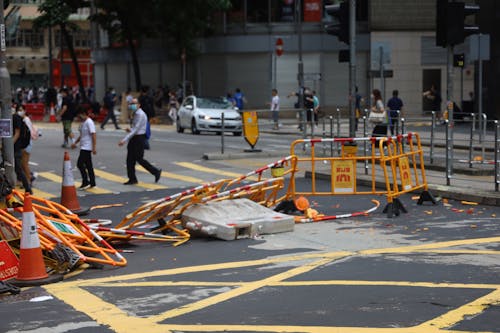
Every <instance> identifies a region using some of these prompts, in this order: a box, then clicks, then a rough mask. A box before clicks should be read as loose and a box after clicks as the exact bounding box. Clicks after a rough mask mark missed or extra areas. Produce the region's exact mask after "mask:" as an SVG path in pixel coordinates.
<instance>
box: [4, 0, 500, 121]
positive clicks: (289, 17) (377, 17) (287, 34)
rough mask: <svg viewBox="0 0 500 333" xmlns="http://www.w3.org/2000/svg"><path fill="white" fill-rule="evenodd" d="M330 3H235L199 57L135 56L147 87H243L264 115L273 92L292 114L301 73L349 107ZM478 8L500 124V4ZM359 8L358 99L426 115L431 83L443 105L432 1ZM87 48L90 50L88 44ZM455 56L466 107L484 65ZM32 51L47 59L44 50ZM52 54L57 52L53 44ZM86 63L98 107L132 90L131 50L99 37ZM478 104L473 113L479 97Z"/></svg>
mask: <svg viewBox="0 0 500 333" xmlns="http://www.w3.org/2000/svg"><path fill="white" fill-rule="evenodd" d="M324 2H325V1H322V0H300V1H299V0H258V1H257V0H233V1H232V3H233V6H232V9H231V10H230V11H229V12H227V13H221V14H219V15H214V17H212V18H211V25H212V28H213V32H214V33H213V34H212V35H211V36H210V37H206V38H202V39H200V40H198V41H197V43H198V49H199V54H198V55H197V56H196V57H194V58H192V59H190V58H188V59H186V62H185V64H183V62H182V61H181V59H179V57H178V56H177V55H175V54H172V53H171V51H170V49H169V47H168V45H161V46H158V44H159V43H158V41H155V40H145V41H143V42H142V43H141V45H140V47H139V49H138V54H139V59H140V65H141V77H142V82H143V83H144V84H147V85H149V86H150V87H152V88H155V87H156V86H166V85H168V86H169V87H176V86H177V85H178V84H179V83H181V82H182V81H183V80H187V81H190V82H192V86H193V88H194V92H195V93H196V94H199V95H215V96H220V95H226V93H228V92H232V91H234V90H235V89H236V88H240V89H241V90H242V91H243V92H244V93H245V95H246V98H247V100H248V107H249V108H254V109H263V108H266V103H267V102H268V101H269V99H270V92H271V89H272V88H277V89H278V91H279V94H280V95H281V97H282V99H281V101H282V107H283V108H293V106H294V104H295V102H296V100H295V99H292V98H290V99H287V98H286V97H285V96H286V95H288V94H289V93H290V92H295V91H297V90H298V73H299V66H300V67H302V68H303V73H304V84H305V85H306V86H309V87H311V88H312V89H314V90H316V92H317V94H318V96H319V99H320V101H321V105H322V107H323V109H324V110H328V111H331V110H335V109H336V108H337V107H338V108H341V109H346V108H347V105H348V101H349V96H348V95H349V64H348V63H346V62H339V54H340V53H341V52H340V51H342V50H347V49H348V45H346V44H344V43H341V42H339V41H338V40H337V38H336V37H335V36H331V35H328V34H326V33H325V32H324V24H325V23H327V22H329V21H331V20H332V18H330V17H328V16H327V15H325V13H324V12H323V5H324ZM329 2H331V1H329ZM469 2H473V0H470V1H469ZM476 2H477V3H478V4H479V5H480V6H481V11H480V15H478V17H477V19H478V20H479V21H480V22H479V25H480V26H481V29H482V32H483V33H489V34H490V37H491V55H490V60H489V61H485V62H484V68H485V70H484V71H483V74H484V75H483V76H484V80H483V87H485V89H483V92H484V94H483V112H484V113H486V114H487V115H488V118H489V119H493V118H500V101H499V98H500V95H499V94H494V91H496V90H498V83H497V80H496V77H498V75H500V59H499V58H500V56H499V53H500V52H499V47H498V45H499V44H500V42H499V36H498V35H499V33H498V32H496V31H495V29H494V18H495V15H499V13H500V6H499V4H498V2H497V1H486V0H484V1H480V0H478V1H476ZM357 5H358V8H357V13H356V16H357V34H356V84H357V86H358V87H359V92H360V93H361V94H362V95H363V96H365V97H366V100H369V95H370V91H371V90H372V89H374V88H378V89H381V90H382V91H383V95H384V98H385V100H388V99H389V98H390V97H391V93H392V90H394V89H397V90H399V95H400V97H401V98H402V99H403V101H404V104H405V109H404V112H405V115H407V116H408V117H420V116H428V115H429V112H428V111H431V110H430V105H428V103H426V100H425V99H424V98H423V97H422V92H423V91H425V90H428V89H429V88H430V86H431V85H435V86H436V87H437V88H438V90H439V91H440V92H441V95H442V96H443V101H445V100H446V96H447V95H448V92H447V91H446V90H447V56H446V50H445V49H444V48H441V47H437V46H436V43H435V26H436V0H370V1H368V0H357ZM26 6H28V5H26ZM83 18H84V16H83V15H82V16H80V19H83ZM299 18H301V19H299ZM84 22H86V21H85V20H82V23H81V25H82V26H83V27H84V29H83V30H84V31H85V30H87V31H88V30H89V29H90V28H89V27H88V25H86V24H88V22H86V23H84ZM21 24H23V20H21ZM483 27H484V30H483ZM87 36H90V33H88V34H87ZM55 39H57V38H55ZM278 39H281V40H282V41H283V47H282V49H283V54H282V55H281V56H278V55H277V54H276V52H275V51H276V41H277V40H278ZM46 40H47V37H46V34H44V41H46ZM54 44H55V45H56V41H54ZM86 49H87V50H90V42H89V44H88V47H86ZM454 51H455V53H464V54H465V55H466V61H465V65H464V67H463V68H454V70H453V75H452V76H451V77H452V82H453V84H452V86H453V91H452V92H451V96H452V98H453V100H454V101H455V102H457V104H459V105H460V102H461V101H462V100H463V101H469V100H470V99H471V98H474V96H475V95H476V91H478V84H477V82H478V64H477V62H469V61H468V60H467V57H468V55H469V53H470V52H471V51H470V48H469V46H468V44H467V42H466V43H464V44H463V45H458V46H456V47H455V50H454ZM10 52H12V55H13V56H14V58H15V59H12V60H13V63H14V64H9V70H11V74H13V73H15V72H16V71H17V69H18V68H19V62H20V59H19V56H20V54H21V53H19V50H14V48H13V49H12V50H11V49H10V48H9V49H8V53H9V54H10ZM23 52H25V51H23ZM30 52H31V54H36V56H37V57H38V56H40V57H42V58H40V59H43V56H45V55H46V54H47V48H46V47H41V48H39V51H38V50H37V49H32V50H31V51H30ZM55 52H56V54H57V52H58V51H57V45H56V46H55ZM29 57H30V54H26V55H25V59H27V58H29ZM37 59H38V58H37ZM9 61H10V60H9ZM42 62H43V61H41V60H40V67H39V71H40V72H43V70H44V68H46V67H48V66H45V67H43V66H42V65H41V63H42ZM45 63H47V60H45ZM88 63H90V64H92V65H95V68H93V74H95V76H93V77H92V78H93V80H91V79H90V80H89V84H91V82H92V81H93V82H94V84H95V88H96V95H97V99H98V100H100V99H102V95H103V94H104V91H105V88H106V87H108V86H113V87H115V88H116V90H117V91H125V90H126V89H127V88H128V87H133V82H134V78H133V71H132V68H131V59H130V56H129V54H128V50H127V49H125V48H114V47H111V46H109V43H108V42H107V41H106V38H105V34H103V33H101V34H100V37H99V39H98V43H97V44H96V45H95V48H94V49H93V50H92V60H91V61H90V60H89V61H88ZM381 66H382V67H381ZM381 68H382V69H383V70H384V71H386V72H387V73H390V74H391V75H390V77H385V78H380V77H379V76H380V75H379V72H380V69H381ZM28 74H29V71H27V72H26V75H28ZM15 75H16V74H14V75H13V77H14V76H15ZM84 76H85V74H84ZM13 82H14V78H13ZM56 85H57V84H56ZM496 95H498V96H496ZM474 99H475V103H476V105H477V98H474ZM469 104H470V103H469ZM367 107H369V105H367ZM442 108H444V102H443V106H442Z"/></svg>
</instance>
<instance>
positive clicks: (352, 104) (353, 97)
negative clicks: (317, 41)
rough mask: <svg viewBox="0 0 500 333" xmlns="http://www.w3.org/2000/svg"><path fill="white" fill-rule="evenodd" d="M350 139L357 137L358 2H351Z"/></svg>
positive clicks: (354, 0) (353, 0)
mask: <svg viewBox="0 0 500 333" xmlns="http://www.w3.org/2000/svg"><path fill="white" fill-rule="evenodd" d="M349 96H350V99H349V137H351V138H354V137H355V136H356V111H355V110H356V0H350V1H349Z"/></svg>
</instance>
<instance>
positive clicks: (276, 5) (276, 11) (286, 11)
mask: <svg viewBox="0 0 500 333" xmlns="http://www.w3.org/2000/svg"><path fill="white" fill-rule="evenodd" d="M294 21H295V0H271V22H294Z"/></svg>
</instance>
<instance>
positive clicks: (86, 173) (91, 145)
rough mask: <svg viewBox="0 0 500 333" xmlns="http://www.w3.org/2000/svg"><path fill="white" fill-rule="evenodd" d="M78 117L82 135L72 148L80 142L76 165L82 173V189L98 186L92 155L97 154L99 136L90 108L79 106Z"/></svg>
mask: <svg viewBox="0 0 500 333" xmlns="http://www.w3.org/2000/svg"><path fill="white" fill-rule="evenodd" d="M77 117H78V118H80V120H81V122H82V124H81V125H80V136H79V137H78V139H76V141H75V143H73V144H72V145H71V148H73V149H75V148H76V145H77V144H78V143H80V154H79V155H78V161H77V162H76V166H77V167H78V170H80V174H81V175H82V184H81V185H80V189H82V190H85V189H88V188H91V187H95V186H96V183H95V174H94V166H93V164H92V155H95V154H97V150H96V146H97V137H96V131H95V124H94V121H93V120H92V118H90V117H89V114H88V110H87V109H85V108H84V107H83V106H80V107H78V111H77Z"/></svg>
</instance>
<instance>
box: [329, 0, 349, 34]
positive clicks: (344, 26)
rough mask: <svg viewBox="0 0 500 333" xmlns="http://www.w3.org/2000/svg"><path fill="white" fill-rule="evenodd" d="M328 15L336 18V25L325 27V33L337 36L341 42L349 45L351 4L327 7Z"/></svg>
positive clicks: (343, 3)
mask: <svg viewBox="0 0 500 333" xmlns="http://www.w3.org/2000/svg"><path fill="white" fill-rule="evenodd" d="M325 10H326V13H327V14H328V15H330V16H332V17H334V18H335V20H336V21H337V22H336V23H329V24H326V25H325V31H326V33H327V34H329V35H334V36H337V37H338V39H339V41H341V42H344V43H346V44H349V4H348V3H347V2H341V3H340V4H334V5H325Z"/></svg>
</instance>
